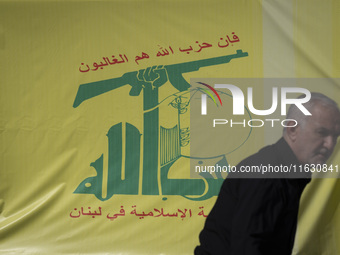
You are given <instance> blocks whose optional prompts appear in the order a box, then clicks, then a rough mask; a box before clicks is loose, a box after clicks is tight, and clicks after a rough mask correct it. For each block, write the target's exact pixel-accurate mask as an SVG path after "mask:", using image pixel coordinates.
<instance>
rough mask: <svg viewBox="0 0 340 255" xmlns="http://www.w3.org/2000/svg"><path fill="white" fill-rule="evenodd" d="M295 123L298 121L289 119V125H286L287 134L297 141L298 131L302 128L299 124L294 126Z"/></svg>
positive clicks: (293, 140)
mask: <svg viewBox="0 0 340 255" xmlns="http://www.w3.org/2000/svg"><path fill="white" fill-rule="evenodd" d="M295 124H296V122H294V121H289V122H288V124H287V126H288V127H286V134H287V136H288V138H289V140H291V141H292V142H295V140H296V137H297V134H298V132H299V131H300V128H301V127H300V126H299V124H298V125H296V126H295V127H294V125H295Z"/></svg>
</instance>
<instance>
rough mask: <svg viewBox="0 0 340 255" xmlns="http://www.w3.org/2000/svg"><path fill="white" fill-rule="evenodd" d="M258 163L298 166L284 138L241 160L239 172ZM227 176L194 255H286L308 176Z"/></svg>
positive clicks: (292, 241)
mask: <svg viewBox="0 0 340 255" xmlns="http://www.w3.org/2000/svg"><path fill="white" fill-rule="evenodd" d="M261 164H262V165H269V164H270V165H272V166H275V165H280V164H282V165H287V166H289V165H291V164H295V165H297V166H298V165H300V164H299V162H298V160H297V158H296V157H295V155H294V153H293V151H292V150H291V149H290V147H289V146H288V144H287V143H286V141H285V140H284V139H283V138H281V139H280V140H279V141H278V142H277V143H276V144H274V145H271V146H267V147H265V148H263V149H261V150H260V151H259V152H258V153H256V154H254V155H252V156H250V157H248V158H247V159H245V160H243V161H242V162H241V163H240V164H239V165H238V166H237V169H240V167H241V166H254V165H256V166H260V165H261ZM229 175H230V176H228V178H227V179H226V180H225V181H224V183H223V185H222V187H221V190H220V193H219V196H218V198H217V200H216V203H215V205H214V207H213V208H212V210H211V212H210V214H209V215H208V217H207V219H206V222H205V226H204V229H203V230H202V232H201V233H200V236H199V239H200V242H201V245H200V246H197V247H196V249H195V254H218V255H222V254H228V255H229V254H230V255H259V254H261V255H267V254H268V255H290V254H291V253H292V248H293V245H294V237H295V232H296V225H297V216H298V209H299V201H300V197H301V194H302V191H303V189H304V188H305V186H306V185H307V183H308V182H309V181H310V176H309V178H304V179H296V178H263V177H268V176H263V177H262V178H252V179H250V178H231V177H235V176H237V174H232V173H230V174H229ZM269 177H271V176H270V175H269Z"/></svg>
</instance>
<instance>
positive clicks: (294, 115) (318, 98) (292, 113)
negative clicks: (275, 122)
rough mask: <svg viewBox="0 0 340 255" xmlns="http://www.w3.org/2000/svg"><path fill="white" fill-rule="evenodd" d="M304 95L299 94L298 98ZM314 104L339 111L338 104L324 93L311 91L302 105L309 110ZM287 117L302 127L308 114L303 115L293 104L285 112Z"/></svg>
mask: <svg viewBox="0 0 340 255" xmlns="http://www.w3.org/2000/svg"><path fill="white" fill-rule="evenodd" d="M304 97H305V96H304V95H301V96H299V97H298V98H304ZM316 105H323V106H326V107H332V108H334V109H336V110H337V111H338V112H340V110H339V107H338V104H337V103H336V102H335V101H334V100H332V99H330V98H329V97H327V96H325V95H324V94H321V93H317V92H312V93H311V98H310V100H309V101H308V102H307V103H304V104H303V106H304V107H305V108H306V109H307V110H308V111H309V112H311V111H312V110H313V108H314V107H315V106H316ZM286 118H287V119H294V120H296V121H297V122H298V125H300V126H301V127H303V126H304V125H305V123H306V121H307V118H308V116H306V115H304V114H303V113H302V112H301V110H300V109H299V108H298V107H297V106H296V105H295V104H293V105H291V106H290V107H289V110H288V113H287V117H286ZM285 131H286V128H284V129H283V132H285Z"/></svg>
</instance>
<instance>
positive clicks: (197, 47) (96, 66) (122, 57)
mask: <svg viewBox="0 0 340 255" xmlns="http://www.w3.org/2000/svg"><path fill="white" fill-rule="evenodd" d="M239 41H240V39H239V37H238V36H237V35H236V34H235V32H232V34H231V36H229V35H226V37H225V38H224V37H221V38H220V40H219V41H218V42H217V43H215V44H211V43H207V42H202V43H200V42H199V41H196V42H195V44H193V45H188V46H185V47H179V48H178V51H177V50H176V49H175V50H174V49H173V48H172V47H171V46H168V47H167V48H166V47H162V46H160V45H158V47H159V50H158V52H157V53H154V54H151V55H149V54H147V53H145V51H142V52H141V54H140V55H137V56H135V61H134V62H135V63H136V64H137V65H139V61H141V60H143V59H149V58H152V57H164V56H169V55H173V54H175V53H177V54H178V53H180V54H181V53H186V54H190V53H199V52H201V51H202V50H203V49H206V48H211V47H219V48H226V47H228V46H229V45H231V46H233V45H234V43H236V42H239ZM128 62H129V58H128V57H127V56H126V54H119V55H118V57H116V55H112V56H111V57H102V58H101V59H100V62H99V61H97V62H94V63H93V64H92V65H89V64H85V63H84V62H82V63H81V64H80V67H79V71H80V72H81V73H86V72H89V71H97V70H102V69H104V67H106V66H112V65H117V64H123V63H128Z"/></svg>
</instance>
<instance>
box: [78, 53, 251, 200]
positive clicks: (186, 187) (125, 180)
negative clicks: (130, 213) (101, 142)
mask: <svg viewBox="0 0 340 255" xmlns="http://www.w3.org/2000/svg"><path fill="white" fill-rule="evenodd" d="M245 56H248V53H247V52H242V50H237V52H236V54H232V55H227V56H222V57H216V58H210V59H204V60H198V61H192V62H186V63H181V64H174V65H167V66H153V67H149V68H146V69H142V70H139V71H135V72H129V73H125V74H124V75H123V76H121V77H119V78H113V79H109V80H103V81H97V82H92V83H87V84H82V85H80V86H79V89H78V93H77V95H76V98H75V101H74V104H73V107H75V108H76V107H78V106H79V105H80V104H81V103H82V102H84V101H85V100H87V99H90V98H93V97H95V96H98V95H100V94H103V93H106V92H109V91H111V90H114V89H117V88H119V87H121V86H124V85H127V84H128V85H130V86H131V90H130V92H129V95H130V96H138V95H140V93H141V91H142V90H143V110H144V114H143V121H144V124H143V133H142V134H141V133H140V132H139V130H138V129H137V128H136V127H135V126H133V125H132V124H130V123H125V124H123V123H122V122H121V123H118V124H116V125H114V126H112V127H111V128H110V130H109V131H108V134H107V137H108V144H109V146H108V178H107V195H106V196H105V197H103V196H102V186H103V185H102V180H103V154H102V155H101V156H100V157H99V158H98V159H97V160H96V161H95V162H93V163H91V166H92V167H93V168H94V169H95V170H96V172H97V175H96V176H93V177H88V178H86V179H85V180H83V181H82V182H81V183H80V184H79V186H78V187H77V188H76V190H75V191H74V193H81V194H94V195H95V196H96V197H97V198H98V199H99V200H102V201H104V200H107V199H109V198H111V197H112V196H113V195H114V194H126V195H133V194H134V195H137V194H138V190H139V173H140V170H139V169H140V164H139V162H140V155H141V150H140V148H141V136H142V139H143V141H142V144H143V160H142V162H143V163H142V170H143V171H142V181H143V182H142V187H141V188H142V195H180V196H183V197H185V198H188V199H191V200H205V199H208V198H210V197H212V196H216V195H217V194H218V191H219V188H220V186H221V184H222V182H223V179H219V178H218V179H213V178H209V176H202V177H203V179H170V178H168V173H169V170H170V168H171V166H172V165H173V164H174V163H175V162H176V161H177V160H180V159H182V156H181V153H180V147H181V146H183V140H184V139H182V141H181V135H182V134H183V131H182V129H181V127H180V123H178V125H176V126H175V127H174V128H172V129H169V130H167V129H165V128H163V127H160V126H159V107H158V106H159V98H158V88H159V87H161V86H162V85H164V84H165V83H166V82H167V81H169V82H170V83H171V85H172V86H174V87H175V88H176V89H177V90H178V91H180V92H181V91H186V90H188V89H189V87H190V84H189V83H188V82H187V81H186V80H185V79H184V78H183V76H182V74H183V73H187V72H193V71H197V70H199V69H200V67H205V66H212V65H218V64H223V63H228V62H230V61H231V60H232V59H234V58H241V57H245ZM179 114H181V113H180V111H179ZM123 130H124V131H125V137H124V132H123ZM184 133H185V132H184ZM159 139H160V141H159ZM124 142H125V151H123V143H124ZM159 144H160V148H159ZM123 153H125V162H122V160H123ZM221 160H222V161H225V162H226V159H225V157H224V158H222V159H221ZM159 170H160V171H159ZM159 179H160V181H159ZM192 196H194V197H192Z"/></svg>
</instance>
